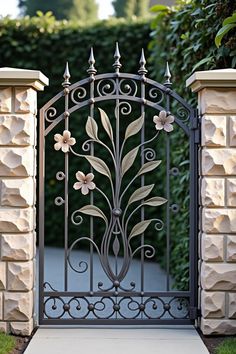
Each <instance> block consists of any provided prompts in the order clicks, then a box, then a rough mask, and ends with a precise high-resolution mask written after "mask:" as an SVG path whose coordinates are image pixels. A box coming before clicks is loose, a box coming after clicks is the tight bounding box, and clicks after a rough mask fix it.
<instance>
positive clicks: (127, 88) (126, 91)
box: [119, 79, 138, 96]
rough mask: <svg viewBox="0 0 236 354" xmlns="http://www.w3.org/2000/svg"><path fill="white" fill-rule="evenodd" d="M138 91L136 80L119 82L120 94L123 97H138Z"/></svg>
mask: <svg viewBox="0 0 236 354" xmlns="http://www.w3.org/2000/svg"><path fill="white" fill-rule="evenodd" d="M137 91H138V86H137V83H136V82H135V81H134V80H127V79H122V80H120V82H119V92H120V94H121V95H127V96H136V95H137Z"/></svg>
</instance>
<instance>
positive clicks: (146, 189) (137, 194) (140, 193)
mask: <svg viewBox="0 0 236 354" xmlns="http://www.w3.org/2000/svg"><path fill="white" fill-rule="evenodd" d="M153 187H154V184H149V185H148V186H143V187H140V188H138V189H137V190H136V191H134V193H133V194H132V195H131V197H130V198H129V201H128V204H131V203H134V202H137V201H138V200H141V199H144V198H146V197H147V196H148V194H149V193H150V192H151V191H152V189H153Z"/></svg>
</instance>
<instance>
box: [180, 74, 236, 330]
mask: <svg viewBox="0 0 236 354" xmlns="http://www.w3.org/2000/svg"><path fill="white" fill-rule="evenodd" d="M187 87H191V89H192V91H193V92H197V93H198V104H199V113H200V117H201V143H200V147H199V161H200V218H199V219H200V225H199V228H200V230H199V231H200V233H199V238H200V239H199V245H200V246H199V247H200V250H199V258H200V282H199V283H200V292H199V293H200V296H199V297H200V299H199V303H200V307H201V313H202V317H201V330H202V332H203V333H204V334H236V70H234V69H223V70H212V71H199V72H196V73H194V74H193V75H192V76H191V77H190V78H189V79H188V80H187ZM196 252H197V251H196Z"/></svg>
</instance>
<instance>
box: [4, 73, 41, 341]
mask: <svg viewBox="0 0 236 354" xmlns="http://www.w3.org/2000/svg"><path fill="white" fill-rule="evenodd" d="M1 70H2V69H0V330H3V331H6V332H12V333H15V334H22V335H29V334H30V333H31V332H32V330H33V327H34V287H35V245H36V242H35V231H34V230H35V207H34V206H35V201H36V188H35V175H36V153H35V149H36V108H37V104H36V96H37V92H36V89H35V88H33V87H30V85H28V82H27V85H25V86H18V85H19V84H20V83H19V78H18V74H19V73H20V74H21V79H22V85H23V84H25V81H24V80H23V79H24V76H25V78H27V75H28V73H31V74H32V72H30V71H19V72H18V71H17V70H16V71H13V72H12V71H11V70H10V69H8V74H9V75H10V79H11V83H12V85H11V86H2V85H4V84H7V79H6V77H5V76H6V70H4V69H3V72H1ZM13 70H14V69H13ZM2 74H3V76H4V78H2ZM22 76H23V77H22ZM8 79H9V78H8ZM14 80H15V82H16V85H17V86H15V85H13V84H14ZM31 81H32V80H31ZM2 82H3V83H2Z"/></svg>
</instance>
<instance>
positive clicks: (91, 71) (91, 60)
mask: <svg viewBox="0 0 236 354" xmlns="http://www.w3.org/2000/svg"><path fill="white" fill-rule="evenodd" d="M88 63H89V68H88V70H87V72H88V74H89V75H90V117H92V118H94V80H95V78H94V75H95V74H96V72H97V70H96V69H95V66H94V64H95V59H94V55H93V47H91V49H90V57H89V60H88ZM90 154H91V156H94V143H93V142H91V145H90ZM90 172H91V173H93V167H92V166H90ZM93 203H94V194H93V191H91V193H90V204H91V205H93ZM93 232H94V223H93V216H90V239H91V240H93ZM93 253H94V250H93V244H92V242H90V251H89V258H90V259H89V264H90V273H89V274H90V279H89V283H90V293H91V294H92V293H93Z"/></svg>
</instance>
